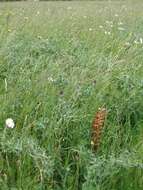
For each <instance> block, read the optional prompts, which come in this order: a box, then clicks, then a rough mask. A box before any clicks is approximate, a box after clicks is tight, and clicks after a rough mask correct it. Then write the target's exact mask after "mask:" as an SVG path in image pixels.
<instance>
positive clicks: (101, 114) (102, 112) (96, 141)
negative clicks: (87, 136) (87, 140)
mask: <svg viewBox="0 0 143 190" xmlns="http://www.w3.org/2000/svg"><path fill="white" fill-rule="evenodd" d="M106 114H107V111H106V109H105V108H99V111H98V112H97V113H96V115H95V118H94V120H93V124H92V140H91V145H92V148H93V150H94V151H97V149H98V147H99V145H100V138H101V132H102V128H103V125H104V121H105V117H106Z"/></svg>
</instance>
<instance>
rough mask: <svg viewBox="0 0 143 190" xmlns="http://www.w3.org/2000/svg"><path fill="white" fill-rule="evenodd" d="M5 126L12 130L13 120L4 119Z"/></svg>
mask: <svg viewBox="0 0 143 190" xmlns="http://www.w3.org/2000/svg"><path fill="white" fill-rule="evenodd" d="M5 126H6V127H8V128H12V129H13V128H14V127H15V124H14V121H13V119H11V118H8V119H6V121H5Z"/></svg>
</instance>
